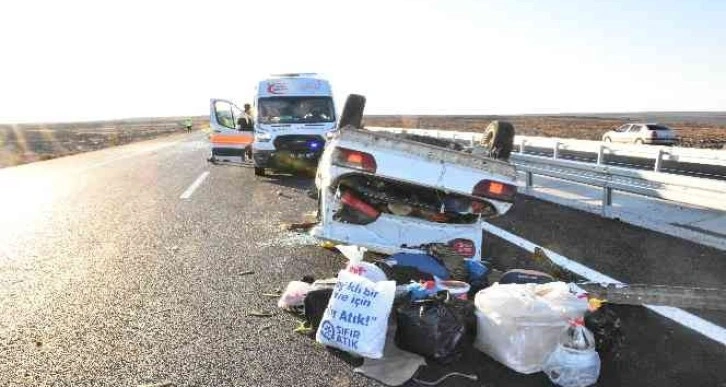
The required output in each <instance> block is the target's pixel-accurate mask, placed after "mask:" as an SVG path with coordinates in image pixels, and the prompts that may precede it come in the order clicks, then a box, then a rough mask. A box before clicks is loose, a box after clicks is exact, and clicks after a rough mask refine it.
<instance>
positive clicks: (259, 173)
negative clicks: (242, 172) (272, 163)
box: [255, 167, 267, 176]
mask: <svg viewBox="0 0 726 387" xmlns="http://www.w3.org/2000/svg"><path fill="white" fill-rule="evenodd" d="M266 175H267V173H266V171H265V168H260V167H255V176H266Z"/></svg>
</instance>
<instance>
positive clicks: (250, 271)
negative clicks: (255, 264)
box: [239, 270, 255, 275]
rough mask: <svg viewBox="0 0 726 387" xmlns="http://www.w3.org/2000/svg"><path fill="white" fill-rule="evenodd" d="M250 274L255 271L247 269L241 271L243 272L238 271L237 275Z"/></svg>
mask: <svg viewBox="0 0 726 387" xmlns="http://www.w3.org/2000/svg"><path fill="white" fill-rule="evenodd" d="M250 274H255V271H254V270H247V271H243V272H241V273H239V275H250Z"/></svg>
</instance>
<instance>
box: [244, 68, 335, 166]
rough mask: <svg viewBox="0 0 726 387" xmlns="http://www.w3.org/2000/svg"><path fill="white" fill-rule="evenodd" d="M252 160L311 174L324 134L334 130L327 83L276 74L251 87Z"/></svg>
mask: <svg viewBox="0 0 726 387" xmlns="http://www.w3.org/2000/svg"><path fill="white" fill-rule="evenodd" d="M254 107H255V109H256V111H257V115H256V118H255V137H254V142H253V143H252V156H253V159H254V163H255V174H256V175H258V176H262V175H265V173H266V169H268V168H269V169H273V170H294V171H303V172H305V171H307V172H312V173H314V171H315V168H316V167H317V162H318V159H319V158H320V155H321V154H322V152H323V148H324V147H325V141H326V138H327V136H329V135H330V133H331V132H332V131H334V130H335V129H336V125H335V123H336V115H335V105H334V103H333V93H332V91H331V88H330V83H329V82H328V81H327V80H325V79H323V78H321V77H319V76H318V75H317V74H311V73H295V74H280V75H275V76H271V77H270V78H268V79H265V80H262V81H260V82H259V84H258V85H257V91H256V94H255V100H254Z"/></svg>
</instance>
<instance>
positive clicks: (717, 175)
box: [525, 146, 726, 180]
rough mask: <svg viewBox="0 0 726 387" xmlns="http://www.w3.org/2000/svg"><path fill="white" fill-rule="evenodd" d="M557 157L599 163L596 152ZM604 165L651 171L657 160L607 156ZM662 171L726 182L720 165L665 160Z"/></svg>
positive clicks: (534, 151) (542, 152) (535, 151)
mask: <svg viewBox="0 0 726 387" xmlns="http://www.w3.org/2000/svg"><path fill="white" fill-rule="evenodd" d="M525 153H526V154H531V155H536V156H545V157H552V154H553V150H552V149H551V148H538V147H530V146H528V147H527V148H526V150H525ZM557 157H559V158H562V159H565V160H574V161H582V162H587V163H595V162H597V153H594V152H580V151H571V150H560V152H559V154H558V156H557ZM604 163H605V164H607V165H612V166H617V167H624V168H635V169H643V170H650V171H652V170H653V168H655V160H649V159H643V158H638V157H625V156H616V155H605V159H604ZM661 171H662V172H666V173H673V174H677V175H686V176H694V177H704V178H709V179H717V180H726V167H722V166H718V165H703V164H693V163H681V162H675V161H669V160H664V161H663V163H662V164H661Z"/></svg>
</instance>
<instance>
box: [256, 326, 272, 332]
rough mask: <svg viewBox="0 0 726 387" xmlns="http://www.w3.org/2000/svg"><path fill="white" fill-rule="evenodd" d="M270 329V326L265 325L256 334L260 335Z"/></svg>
mask: <svg viewBox="0 0 726 387" xmlns="http://www.w3.org/2000/svg"><path fill="white" fill-rule="evenodd" d="M270 328H272V324H267V325H265V326H263V327H260V329H258V330H257V333H261V332H262V331H266V330H268V329H270Z"/></svg>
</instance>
